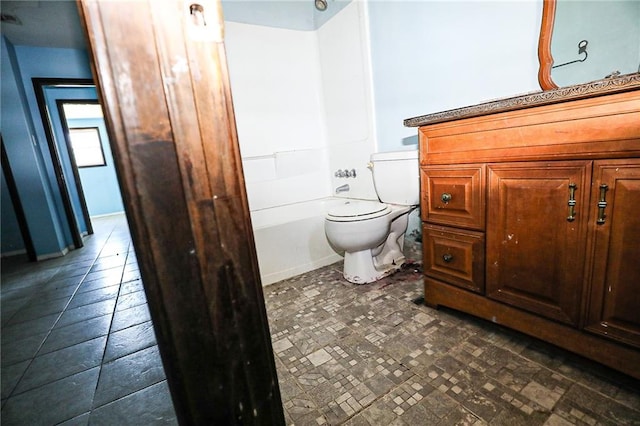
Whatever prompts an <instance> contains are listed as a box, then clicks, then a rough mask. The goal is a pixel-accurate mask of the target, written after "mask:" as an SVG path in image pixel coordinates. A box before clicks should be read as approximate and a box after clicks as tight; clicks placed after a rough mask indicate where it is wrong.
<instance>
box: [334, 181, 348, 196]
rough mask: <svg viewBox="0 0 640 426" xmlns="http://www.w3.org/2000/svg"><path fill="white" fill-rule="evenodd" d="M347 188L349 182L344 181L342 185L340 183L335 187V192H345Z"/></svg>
mask: <svg viewBox="0 0 640 426" xmlns="http://www.w3.org/2000/svg"><path fill="white" fill-rule="evenodd" d="M348 190H349V184H348V183H345V184H344V185H340V186H339V187H337V188H336V194H339V193H341V192H347V191H348Z"/></svg>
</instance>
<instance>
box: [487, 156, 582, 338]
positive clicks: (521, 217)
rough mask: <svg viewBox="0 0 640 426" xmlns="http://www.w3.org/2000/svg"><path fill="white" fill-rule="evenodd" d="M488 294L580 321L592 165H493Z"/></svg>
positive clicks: (549, 315)
mask: <svg viewBox="0 0 640 426" xmlns="http://www.w3.org/2000/svg"><path fill="white" fill-rule="evenodd" d="M488 175H489V176H488V178H489V193H488V197H487V199H488V201H487V232H486V239H487V252H486V259H487V268H486V270H487V281H486V294H487V296H488V297H490V298H492V299H495V300H498V301H501V302H504V303H508V304H510V305H513V306H517V307H519V308H522V309H526V310H527V311H530V312H535V313H537V314H540V315H542V316H544V317H547V318H550V319H554V320H557V321H561V322H563V323H568V324H572V325H577V324H578V321H579V318H580V305H581V296H582V287H583V279H582V277H583V269H584V255H585V251H586V250H585V249H586V230H587V228H586V226H587V212H588V208H587V203H588V200H589V181H588V179H589V177H590V175H591V163H590V162H588V161H555V162H540V163H505V164H497V165H490V166H489V173H488Z"/></svg>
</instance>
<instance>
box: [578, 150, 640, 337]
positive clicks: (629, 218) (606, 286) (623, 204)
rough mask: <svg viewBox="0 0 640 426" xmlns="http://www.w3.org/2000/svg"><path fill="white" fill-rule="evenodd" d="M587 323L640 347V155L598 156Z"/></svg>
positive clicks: (593, 196) (592, 328)
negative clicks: (601, 158)
mask: <svg viewBox="0 0 640 426" xmlns="http://www.w3.org/2000/svg"><path fill="white" fill-rule="evenodd" d="M593 171H594V173H593V174H594V184H593V186H592V188H593V189H592V194H591V212H590V213H591V217H590V226H591V227H592V228H593V231H594V232H593V252H592V253H593V258H592V265H593V268H592V269H591V286H590V292H589V293H590V299H589V305H588V313H587V320H586V326H585V328H586V329H587V330H589V331H592V332H595V333H598V334H601V335H604V336H607V337H609V338H611V339H614V340H618V341H621V342H624V343H627V344H630V345H633V346H636V347H640V211H639V209H640V160H639V159H634V160H609V161H596V162H595V164H594V170H593Z"/></svg>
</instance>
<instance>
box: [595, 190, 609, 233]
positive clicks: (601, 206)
mask: <svg viewBox="0 0 640 426" xmlns="http://www.w3.org/2000/svg"><path fill="white" fill-rule="evenodd" d="M608 189H609V187H608V186H607V185H606V184H604V183H603V184H602V185H600V201H598V220H596V223H597V224H598V225H604V219H605V218H606V217H607V215H606V214H604V210H605V209H606V208H607V190H608Z"/></svg>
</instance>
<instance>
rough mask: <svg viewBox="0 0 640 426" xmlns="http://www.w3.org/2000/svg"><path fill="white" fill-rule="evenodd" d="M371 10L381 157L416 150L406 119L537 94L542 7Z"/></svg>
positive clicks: (421, 5)
mask: <svg viewBox="0 0 640 426" xmlns="http://www.w3.org/2000/svg"><path fill="white" fill-rule="evenodd" d="M368 7H369V16H370V38H371V53H372V64H373V66H372V68H373V85H374V94H375V113H376V118H377V120H376V131H377V139H378V147H379V148H380V150H393V149H402V148H407V147H408V146H410V145H415V144H417V137H416V130H415V129H412V128H405V127H403V125H402V122H403V120H404V119H405V118H410V117H415V116H419V115H424V114H428V113H431V112H438V111H444V110H448V109H452V108H458V107H463V106H469V105H474V104H477V103H480V102H482V101H487V100H491V99H495V98H502V97H510V96H515V95H518V94H522V93H526V92H531V91H537V90H540V86H539V85H538V82H537V73H538V59H537V47H538V37H539V33H540V22H541V19H542V1H541V0H519V1H485V0H475V1H473V0H472V1H402V0H400V1H375V0H374V1H370V2H369V3H368Z"/></svg>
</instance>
